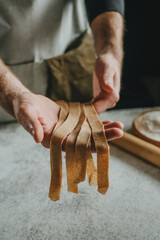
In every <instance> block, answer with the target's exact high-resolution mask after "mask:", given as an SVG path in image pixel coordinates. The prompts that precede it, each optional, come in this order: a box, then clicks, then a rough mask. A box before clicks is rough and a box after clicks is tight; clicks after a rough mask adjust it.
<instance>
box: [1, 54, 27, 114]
mask: <svg viewBox="0 0 160 240" xmlns="http://www.w3.org/2000/svg"><path fill="white" fill-rule="evenodd" d="M24 92H29V90H28V89H27V88H26V87H25V86H24V85H23V84H22V83H21V82H20V81H19V80H18V78H17V77H16V76H15V75H14V74H13V73H12V72H11V70H10V69H9V68H8V67H7V66H6V65H5V64H4V63H3V61H2V60H1V59H0V106H1V107H3V108H4V110H6V111H7V112H8V113H9V114H11V115H12V116H14V110H13V100H14V98H15V97H16V96H18V95H20V94H22V93H24Z"/></svg>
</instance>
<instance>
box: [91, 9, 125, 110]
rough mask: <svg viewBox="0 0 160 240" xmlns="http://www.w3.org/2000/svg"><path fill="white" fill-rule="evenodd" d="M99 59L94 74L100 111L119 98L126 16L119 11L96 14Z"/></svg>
mask: <svg viewBox="0 0 160 240" xmlns="http://www.w3.org/2000/svg"><path fill="white" fill-rule="evenodd" d="M91 28H92V32H93V38H94V42H95V49H96V52H97V56H98V57H97V60H96V63H95V68H94V74H93V96H94V99H93V102H94V106H95V108H96V110H97V112H98V113H100V112H103V111H105V110H106V109H108V108H113V107H114V106H115V105H116V103H117V101H118V100H119V92H120V78H121V69H122V61H123V28H124V24H123V18H122V16H121V15H120V14H119V13H118V12H106V13H103V14H100V15H99V16H97V17H96V18H95V19H94V20H93V22H92V24H91Z"/></svg>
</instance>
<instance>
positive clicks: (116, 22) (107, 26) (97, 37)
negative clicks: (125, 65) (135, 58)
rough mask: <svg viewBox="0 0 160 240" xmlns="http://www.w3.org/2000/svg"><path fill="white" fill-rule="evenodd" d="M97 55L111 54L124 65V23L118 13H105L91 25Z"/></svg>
mask: <svg viewBox="0 0 160 240" xmlns="http://www.w3.org/2000/svg"><path fill="white" fill-rule="evenodd" d="M91 29H92V33H93V38H94V42H95V48H96V52H97V55H98V56H99V55H101V54H105V53H108V52H111V53H113V54H114V55H115V57H116V58H117V60H118V61H119V62H120V64H122V60H123V32H124V21H123V17H122V16H121V14H119V13H118V12H105V13H102V14H100V15H99V16H97V17H96V18H95V19H94V20H93V21H92V23H91Z"/></svg>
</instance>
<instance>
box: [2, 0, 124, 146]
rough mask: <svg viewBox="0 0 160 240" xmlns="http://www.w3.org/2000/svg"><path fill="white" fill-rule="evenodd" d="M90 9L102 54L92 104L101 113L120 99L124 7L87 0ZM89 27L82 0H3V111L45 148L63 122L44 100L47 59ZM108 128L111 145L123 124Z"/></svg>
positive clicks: (114, 1) (115, 0)
mask: <svg viewBox="0 0 160 240" xmlns="http://www.w3.org/2000/svg"><path fill="white" fill-rule="evenodd" d="M85 4H86V7H87V11H88V15H89V18H90V23H91V30H92V33H93V38H94V42H95V49H96V52H97V60H96V62H95V68H94V73H93V95H94V100H93V102H94V106H95V108H96V110H97V112H98V113H100V112H103V111H104V110H106V109H109V108H113V107H114V106H115V105H116V102H117V101H118V100H119V91H120V78H121V68H122V60H123V11H124V2H123V0H101V1H99V0H94V1H93V0H86V1H85ZM87 28H88V23H87V18H86V16H85V6H84V2H83V1H81V0H65V1H64V0H47V1H41V0H32V1H31V0H30V1H27V0H23V1H18V0H17V1H16V0H15V1H10V0H6V1H3V0H0V29H1V30H0V57H1V59H2V60H0V102H1V106H2V107H3V108H4V109H5V110H6V111H7V112H8V113H10V114H11V115H12V116H14V117H15V118H16V119H17V121H18V122H19V123H20V124H21V125H22V126H23V127H24V128H25V129H26V130H27V131H28V132H29V133H31V134H32V136H33V137H34V139H35V141H36V142H41V143H42V144H43V145H44V146H46V147H49V141H50V136H51V133H52V131H53V128H54V126H55V124H56V122H57V121H58V113H59V107H58V106H57V104H56V103H54V102H53V101H51V100H50V99H48V98H46V97H44V96H43V95H39V94H44V93H45V88H46V86H45V84H46V76H47V72H46V69H45V67H44V59H46V58H49V57H54V56H57V55H60V54H62V53H63V52H64V51H65V49H66V47H67V46H68V44H69V43H70V41H71V40H73V39H74V38H76V37H77V36H78V35H79V34H80V33H81V32H83V31H84V30H86V29H87ZM7 65H8V66H7ZM13 72H14V73H15V74H16V75H17V76H18V77H19V78H20V79H21V80H22V81H23V83H24V85H23V84H22V82H20V81H19V79H18V77H17V76H16V75H14V73H13ZM26 86H27V87H28V88H27V87H26ZM29 88H30V90H29ZM31 90H32V91H33V92H35V93H39V94H34V93H32V92H31ZM105 128H106V135H107V138H108V140H112V139H113V138H117V137H120V136H121V135H122V130H121V129H122V128H123V126H122V124H121V123H119V122H110V123H109V124H108V122H107V123H106V127H105Z"/></svg>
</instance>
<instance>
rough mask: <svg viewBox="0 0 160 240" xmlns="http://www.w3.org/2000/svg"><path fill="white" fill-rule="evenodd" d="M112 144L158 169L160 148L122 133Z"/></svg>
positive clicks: (159, 165)
mask: <svg viewBox="0 0 160 240" xmlns="http://www.w3.org/2000/svg"><path fill="white" fill-rule="evenodd" d="M112 143H113V144H114V145H116V146H118V147H120V148H122V149H124V150H126V151H127V152H130V153H132V154H134V155H136V156H138V157H141V158H143V159H145V160H147V161H148V162H150V163H152V164H154V165H156V166H158V167H160V147H157V146H155V145H153V144H152V143H149V142H146V141H144V140H142V139H140V138H138V137H136V136H134V135H132V134H130V133H127V132H124V135H123V137H122V138H119V139H116V140H113V141H112Z"/></svg>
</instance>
